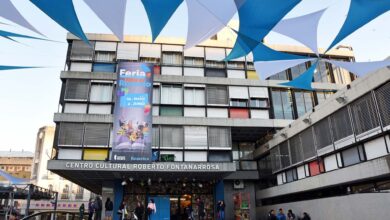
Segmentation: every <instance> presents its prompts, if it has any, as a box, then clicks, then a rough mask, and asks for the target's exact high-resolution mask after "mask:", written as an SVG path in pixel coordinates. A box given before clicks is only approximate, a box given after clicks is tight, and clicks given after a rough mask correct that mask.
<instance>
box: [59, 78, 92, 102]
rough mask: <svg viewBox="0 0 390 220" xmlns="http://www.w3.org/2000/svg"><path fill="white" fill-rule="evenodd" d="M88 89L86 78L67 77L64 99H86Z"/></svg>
mask: <svg viewBox="0 0 390 220" xmlns="http://www.w3.org/2000/svg"><path fill="white" fill-rule="evenodd" d="M88 91H89V81H88V80H77V79H68V80H67V81H66V90H65V99H68V100H70V99H71V100H87V99H88Z"/></svg>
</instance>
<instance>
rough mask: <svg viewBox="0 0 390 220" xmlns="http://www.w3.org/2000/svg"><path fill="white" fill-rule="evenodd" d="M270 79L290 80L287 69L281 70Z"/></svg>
mask: <svg viewBox="0 0 390 220" xmlns="http://www.w3.org/2000/svg"><path fill="white" fill-rule="evenodd" d="M268 79H270V80H288V77H287V70H285V71H282V72H279V73H277V74H275V75H272V76H270V77H269V78H268Z"/></svg>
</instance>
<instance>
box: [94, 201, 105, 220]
mask: <svg viewBox="0 0 390 220" xmlns="http://www.w3.org/2000/svg"><path fill="white" fill-rule="evenodd" d="M102 210H103V202H102V199H101V198H100V196H96V200H95V220H102Z"/></svg>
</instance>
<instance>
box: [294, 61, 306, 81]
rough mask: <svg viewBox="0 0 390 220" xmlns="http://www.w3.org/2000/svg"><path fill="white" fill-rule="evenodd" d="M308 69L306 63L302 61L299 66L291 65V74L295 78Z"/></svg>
mask: <svg viewBox="0 0 390 220" xmlns="http://www.w3.org/2000/svg"><path fill="white" fill-rule="evenodd" d="M306 70H307V68H306V63H301V64H299V65H297V66H294V67H291V76H292V78H293V79H295V78H297V77H298V76H300V75H301V74H302V73H304V72H305V71H306Z"/></svg>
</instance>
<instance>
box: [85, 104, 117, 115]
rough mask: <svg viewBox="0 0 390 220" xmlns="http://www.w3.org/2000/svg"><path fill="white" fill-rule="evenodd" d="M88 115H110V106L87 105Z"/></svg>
mask: <svg viewBox="0 0 390 220" xmlns="http://www.w3.org/2000/svg"><path fill="white" fill-rule="evenodd" d="M88 113H89V114H107V115H109V114H111V105H93V104H91V105H89V109H88Z"/></svg>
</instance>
